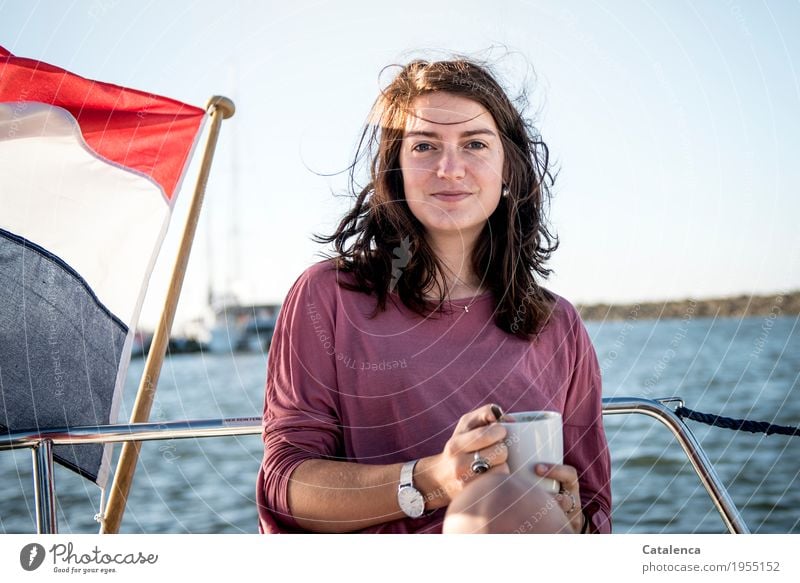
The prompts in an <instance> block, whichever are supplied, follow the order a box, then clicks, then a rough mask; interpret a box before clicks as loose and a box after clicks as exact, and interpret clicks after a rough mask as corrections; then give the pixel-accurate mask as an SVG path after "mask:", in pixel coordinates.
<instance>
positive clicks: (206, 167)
mask: <svg viewBox="0 0 800 583" xmlns="http://www.w3.org/2000/svg"><path fill="white" fill-rule="evenodd" d="M206 110H207V111H208V112H209V114H210V116H211V130H210V131H209V133H208V139H207V141H206V147H205V151H204V152H203V161H202V164H201V166H200V173H199V175H198V177H197V184H196V185H195V189H194V197H193V198H192V204H191V207H190V209H189V216H188V217H187V219H186V227H185V228H184V231H183V237H182V239H181V244H180V248H179V249H178V255H177V257H176V258H175V265H174V266H173V268H172V279H171V280H170V285H169V290H168V291H167V297H166V299H165V300H164V309H163V310H162V312H161V319H160V320H159V322H158V325H157V326H156V330H155V332H154V334H153V342H152V344H151V345H150V351H149V352H148V354H147V362H146V363H145V367H144V372H143V373H142V379H141V381H140V384H139V390H138V392H137V393H136V401H135V403H134V405H133V411H132V413H131V420H130V422H131V423H142V422H145V421H148V420H149V418H150V409H151V407H152V405H153V397H154V396H155V392H156V387H157V385H158V377H159V375H160V374H161V365H162V364H163V362H164V355H165V354H166V351H167V346H168V344H169V334H170V330H171V329H172V321H173V319H174V318H175V311H176V308H177V306H178V299H179V297H180V294H181V287H182V286H183V278H184V276H185V275H186V266H187V265H188V263H189V254H190V253H191V250H192V243H193V241H194V234H195V231H196V230H197V223H198V221H199V219H200V209H201V207H202V206H203V197H204V195H205V191H206V185H207V184H208V175H209V172H210V170H211V162H212V160H213V159H214V149H215V148H216V146H217V138H218V137H219V130H220V126H221V125H222V120H223V119H228V118H230V117H231V116H233V114H234V112H235V110H236V109H235V107H234V105H233V101H231V100H230V99H228V98H227V97H222V96H219V95H216V96H214V97H212V98H211V99H209V100H208V103H207V105H206ZM140 448H141V442H138V441H130V442H126V443H125V444H124V445H123V446H122V453H120V456H119V462H118V463H117V469H116V472H115V473H114V482H113V483H112V485H111V493H110V494H109V498H108V505H107V506H106V510H105V515H104V517H103V519H102V522H101V527H100V534H116V533H117V532H119V526H120V523H121V522H122V515H123V514H124V512H125V504H126V503H127V501H128V494H129V492H130V489H131V484H132V483H133V474H134V472H135V471H136V462H137V461H138V460H139V450H140Z"/></svg>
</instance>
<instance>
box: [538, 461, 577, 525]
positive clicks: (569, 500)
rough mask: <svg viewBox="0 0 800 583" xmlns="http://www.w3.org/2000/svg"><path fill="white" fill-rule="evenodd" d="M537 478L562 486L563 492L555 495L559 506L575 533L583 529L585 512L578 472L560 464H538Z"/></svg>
mask: <svg viewBox="0 0 800 583" xmlns="http://www.w3.org/2000/svg"><path fill="white" fill-rule="evenodd" d="M534 471H535V472H536V475H537V476H541V477H543V478H552V479H553V480H556V481H557V482H559V483H560V484H561V490H560V492H559V493H558V494H554V496H555V499H556V500H557V501H558V505H559V507H560V508H561V510H563V511H564V514H566V516H567V520H569V523H570V526H572V530H573V531H574V532H576V533H577V532H581V530H582V529H583V520H584V518H583V512H582V509H581V492H580V486H579V484H578V471H577V470H576V469H575V468H573V467H572V466H567V465H559V464H536V466H535V467H534Z"/></svg>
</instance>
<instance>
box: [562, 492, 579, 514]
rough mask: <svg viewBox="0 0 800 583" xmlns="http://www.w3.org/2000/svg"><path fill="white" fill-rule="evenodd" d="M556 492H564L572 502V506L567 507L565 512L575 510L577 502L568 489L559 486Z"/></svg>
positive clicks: (570, 512) (568, 512)
mask: <svg viewBox="0 0 800 583" xmlns="http://www.w3.org/2000/svg"><path fill="white" fill-rule="evenodd" d="M558 493H559V494H566V495H567V496H569V499H570V502H572V506H570V507H569V510H567V511H565V514H568V515H569V514H572V513H573V512H575V509H576V508H577V507H578V502H577V501H576V500H575V496H574V495H573V494H572V492H570V491H569V490H565V489H564V488H561V490H559V492H558Z"/></svg>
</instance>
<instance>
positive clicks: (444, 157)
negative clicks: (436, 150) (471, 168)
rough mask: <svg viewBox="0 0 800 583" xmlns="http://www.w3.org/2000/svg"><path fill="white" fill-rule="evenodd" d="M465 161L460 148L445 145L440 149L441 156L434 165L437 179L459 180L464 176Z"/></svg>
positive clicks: (465, 170)
mask: <svg viewBox="0 0 800 583" xmlns="http://www.w3.org/2000/svg"><path fill="white" fill-rule="evenodd" d="M466 166H467V165H466V161H465V160H464V153H463V152H461V150H460V148H458V147H456V146H454V145H452V144H446V145H445V146H444V147H443V148H442V149H441V155H440V156H439V160H438V161H437V164H436V176H437V178H444V179H449V180H461V179H462V178H464V176H465V175H466V172H467V169H466Z"/></svg>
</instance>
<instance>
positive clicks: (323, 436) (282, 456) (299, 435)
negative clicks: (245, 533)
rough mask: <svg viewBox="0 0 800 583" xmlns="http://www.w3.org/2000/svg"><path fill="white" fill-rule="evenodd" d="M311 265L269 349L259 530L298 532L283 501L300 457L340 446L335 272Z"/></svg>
mask: <svg viewBox="0 0 800 583" xmlns="http://www.w3.org/2000/svg"><path fill="white" fill-rule="evenodd" d="M324 275H325V274H324V273H323V272H322V271H321V270H320V269H319V268H318V266H315V267H311V268H310V269H309V270H307V271H306V272H305V273H304V274H303V275H301V276H300V278H299V279H298V280H297V281H296V282H295V284H294V285H293V286H292V288H291V289H290V290H289V293H288V295H287V297H286V300H285V301H284V303H283V305H282V306H281V310H280V313H279V315H278V320H277V322H276V326H275V333H274V335H273V339H272V345H271V347H270V351H269V355H268V365H267V382H266V393H265V398H264V415H263V424H264V431H263V433H262V438H263V440H264V458H263V461H262V464H261V468H260V470H259V475H258V482H257V488H256V498H257V502H258V512H259V530H260V531H261V532H296V531H300V529H299V527H298V525H297V523H296V521H295V520H294V519H293V517H292V516H291V512H290V510H289V503H288V489H289V481H290V480H291V475H292V472H293V471H294V470H295V469H296V468H297V466H299V465H300V464H301V463H302V462H304V461H306V460H308V459H315V458H326V457H329V458H333V457H336V456H337V454H339V455H340V453H341V451H342V428H341V423H340V413H339V397H338V390H337V383H336V360H335V354H336V351H335V349H334V337H333V331H334V321H335V320H334V318H335V298H336V290H334V289H330V287H331V286H336V285H337V284H336V281H335V278H328V277H325V276H324Z"/></svg>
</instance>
